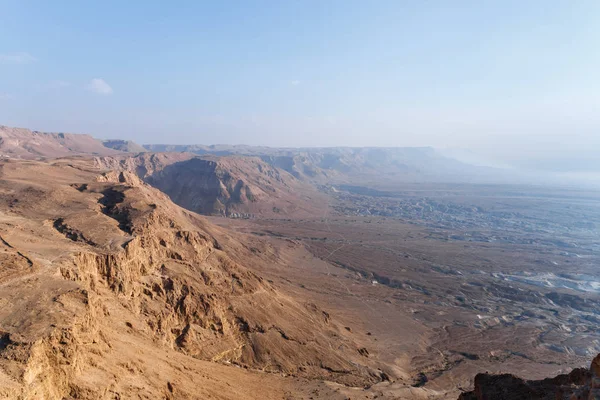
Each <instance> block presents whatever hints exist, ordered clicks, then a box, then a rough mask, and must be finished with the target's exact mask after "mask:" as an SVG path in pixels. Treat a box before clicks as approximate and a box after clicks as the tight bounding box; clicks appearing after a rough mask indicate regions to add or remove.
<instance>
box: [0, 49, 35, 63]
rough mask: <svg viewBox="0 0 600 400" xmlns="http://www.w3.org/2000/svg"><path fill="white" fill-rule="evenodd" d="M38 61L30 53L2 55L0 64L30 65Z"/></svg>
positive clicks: (0, 55)
mask: <svg viewBox="0 0 600 400" xmlns="http://www.w3.org/2000/svg"><path fill="white" fill-rule="evenodd" d="M36 61H37V59H36V58H35V57H34V56H32V55H31V54H29V53H25V52H21V53H11V54H0V64H30V63H32V62H36Z"/></svg>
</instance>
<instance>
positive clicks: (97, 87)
mask: <svg viewBox="0 0 600 400" xmlns="http://www.w3.org/2000/svg"><path fill="white" fill-rule="evenodd" d="M87 88H88V89H89V90H91V91H92V92H94V93H98V94H103V95H109V94H112V92H113V89H112V88H111V87H110V85H109V84H108V83H106V82H105V81H104V79H100V78H94V79H92V80H91V81H90V83H88V85H87Z"/></svg>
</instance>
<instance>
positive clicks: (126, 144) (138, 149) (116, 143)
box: [102, 139, 148, 153]
mask: <svg viewBox="0 0 600 400" xmlns="http://www.w3.org/2000/svg"><path fill="white" fill-rule="evenodd" d="M102 144H104V146H106V147H108V148H111V149H115V150H119V151H123V152H125V153H143V152H146V151H148V150H146V149H145V148H144V147H143V146H140V145H139V144H137V143H136V142H134V141H131V140H121V139H109V140H104V141H103V142H102Z"/></svg>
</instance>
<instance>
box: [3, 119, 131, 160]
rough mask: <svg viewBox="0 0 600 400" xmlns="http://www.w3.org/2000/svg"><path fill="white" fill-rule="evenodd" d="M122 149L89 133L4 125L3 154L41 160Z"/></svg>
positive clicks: (114, 152) (10, 156)
mask: <svg viewBox="0 0 600 400" xmlns="http://www.w3.org/2000/svg"><path fill="white" fill-rule="evenodd" d="M119 153H121V152H120V151H117V150H114V149H110V148H108V147H105V146H104V145H103V144H102V142H101V141H100V140H97V139H94V138H93V137H91V136H89V135H80V134H72V133H48V132H39V131H31V130H29V129H24V128H10V127H7V126H2V125H0V156H3V157H9V158H23V159H37V158H56V157H64V156H68V155H79V154H91V155H100V156H101V155H116V154H119Z"/></svg>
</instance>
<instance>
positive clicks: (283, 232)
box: [0, 128, 600, 400]
mask: <svg viewBox="0 0 600 400" xmlns="http://www.w3.org/2000/svg"><path fill="white" fill-rule="evenodd" d="M3 129H4V128H3ZM4 131H7V130H6V129H4ZM15 134H19V135H20V136H19V139H18V140H19V141H20V143H23V142H26V143H35V142H36V141H38V140H39V138H40V137H42V138H44V139H45V140H49V141H52V143H53V144H52V146H50V147H51V148H54V147H55V148H56V149H58V150H57V151H56V154H55V156H54V157H52V154H51V152H49V153H44V154H45V155H44V156H40V154H41V153H39V152H33V151H31V150H29V149H30V148H33V147H31V146H33V145H31V146H29V145H28V146H25V147H23V148H24V149H25V150H24V151H22V150H21V148H17V147H14V146H13V147H11V146H9V147H6V148H5V152H7V153H10V154H11V156H10V157H7V158H5V159H3V160H2V162H1V163H0V238H1V241H0V243H1V246H2V248H1V252H0V257H1V258H2V263H1V266H0V267H1V270H0V272H1V274H0V302H1V304H2V308H1V310H0V384H1V385H0V397H3V398H11V399H12V398H15V399H24V400H25V399H27V400H28V399H38V398H39V399H98V398H101V399H116V398H147V399H153V398H161V399H163V398H166V399H196V398H214V399H236V398H239V399H247V398H256V399H264V398H267V399H286V400H288V399H289V400H291V399H298V400H299V399H313V400H314V399H319V398H327V399H330V398H331V399H344V400H346V399H357V398H364V399H375V398H377V399H398V398H400V399H414V398H416V399H456V398H458V397H459V396H463V398H473V397H468V396H471V395H472V392H470V391H471V390H472V389H473V388H474V387H475V388H476V389H477V390H479V391H481V390H492V391H493V390H499V389H498V388H497V387H496V386H494V385H495V383H494V382H496V381H495V379H496V378H495V375H494V374H504V373H511V374H515V375H518V376H520V377H521V378H524V379H529V380H531V379H543V378H547V377H553V376H556V375H558V374H566V373H569V372H570V371H571V370H572V369H573V368H576V367H584V366H588V365H589V362H590V360H591V359H593V358H594V356H595V355H596V354H598V353H600V335H599V334H598V333H597V326H598V323H600V311H599V310H600V273H599V272H598V270H597V266H598V265H599V263H600V248H599V247H598V246H599V245H598V243H600V230H599V227H600V192H597V191H594V190H592V189H583V188H579V189H574V188H567V187H562V188H560V187H551V186H541V185H524V184H511V185H507V184H502V183H495V184H489V183H488V184H481V183H477V182H472V181H471V180H472V178H473V177H474V176H478V174H479V173H480V172H481V171H477V170H476V168H475V169H473V171H472V172H473V173H472V174H471V175H470V176H469V177H467V178H466V179H465V180H464V181H459V182H456V181H455V179H456V175H455V173H458V171H459V170H460V169H464V168H466V166H465V165H464V164H461V163H457V162H454V161H452V160H447V159H445V158H444V157H441V156H439V155H437V154H434V153H432V152H431V151H430V150H428V149H425V150H424V149H384V150H380V151H375V150H373V149H362V150H360V149H345V148H340V149H317V150H314V151H311V150H310V149H302V150H298V151H296V152H293V151H292V150H289V149H264V148H260V149H256V148H248V147H242V148H241V149H240V148H236V149H235V151H233V150H232V149H231V148H227V149H224V148H222V147H218V148H215V147H206V148H202V152H203V153H202V154H198V153H199V152H200V150H198V148H189V147H187V148H186V150H194V152H193V153H192V152H158V153H157V152H152V151H144V152H142V151H138V150H140V147H139V146H137V145H135V143H130V142H127V141H118V140H114V141H110V142H100V141H96V140H95V139H93V138H84V139H81V138H79V137H77V136H76V135H72V136H73V137H71V136H65V137H61V136H59V135H58V134H41V133H36V132H32V131H27V130H14V129H13V130H8V131H7V133H6V135H7V136H6V137H13V136H14V135H15ZM11 135H12V136H11ZM65 138H69V140H71V141H72V142H73V143H86V146H89V148H90V149H92V151H91V152H89V153H86V152H85V151H84V150H85V149H83V148H75V147H71V150H69V147H65V144H64V140H66V139H65ZM6 143H10V142H7V141H4V142H2V143H0V149H1V148H2V145H3V144H6ZM103 143H104V144H103ZM104 145H106V146H111V148H106V153H104V150H102V149H101V147H98V146H104ZM53 146H54V147H53ZM130 149H133V151H134V152H133V153H128V152H127V151H129V150H130ZM65 151H66V152H67V155H65V154H64V152H65ZM217 151H218V152H224V153H223V154H216V153H215V152H217ZM82 152H83V153H82ZM290 152H292V154H291V155H290V154H289V153H290ZM284 154H288V155H284ZM288 156H289V157H290V158H286V157H288ZM282 157H283V158H282ZM423 158H425V161H424V160H423ZM415 160H416V161H415ZM427 160H429V162H428V161H427ZM386 165H387V166H388V167H389V168H388V169H385V170H386V171H388V172H390V173H389V174H388V173H380V171H381V168H386V167H385V166H386ZM436 165H437V166H436ZM436 169H443V170H445V172H444V173H443V174H439V175H435V174H434V173H435V171H436ZM448 170H452V171H454V173H452V174H448ZM311 171H312V172H311ZM378 171H379V172H378ZM402 171H404V172H405V173H406V175H405V176H404V177H403V178H402V179H397V178H398V176H399V175H402V174H403V172H402ZM434 176H437V179H439V180H440V181H439V182H432V181H431V179H433V177H434ZM415 177H420V178H422V179H418V181H415ZM581 371H583V370H581ZM481 372H487V373H488V375H478V374H479V373H481ZM574 374H575V375H569V378H568V379H573V380H574V382H575V381H576V382H579V383H577V385H576V386H577V387H580V388H581V387H584V386H585V385H587V386H585V387H586V388H587V387H588V386H589V382H588V381H589V379H590V378H589V376H588V375H585V374H584V375H585V376H584V375H581V376H579V375H577V373H574ZM582 374H583V372H582ZM586 374H587V372H586ZM475 376H478V378H477V379H476V380H475V381H474V377H475ZM501 376H505V375H501ZM579 378H581V379H579ZM584 378H585V379H584ZM498 379H500V378H498ZM556 379H557V381H556V382H562V380H564V379H567V378H564V377H563V378H556ZM586 379H587V380H586ZM519 382H520V381H519ZM532 382H533V381H532ZM552 382H555V381H552ZM532 385H534V386H535V385H537V384H534V383H532ZM582 385H583V386H582ZM246 387H249V388H251V389H250V392H248V391H246V390H245V389H244V388H246ZM536 387H537V386H536ZM574 387H575V386H574ZM477 390H476V391H477ZM523 390H525V389H523ZM527 390H529V389H527ZM547 390H549V391H552V390H554V387H553V386H549V387H548V388H547ZM561 390H562V389H561ZM573 390H575V389H573ZM578 390H579V389H578ZM581 390H587V389H585V388H583V389H581ZM569 393H571V392H569ZM465 396H467V397H465ZM475 398H477V397H475Z"/></svg>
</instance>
